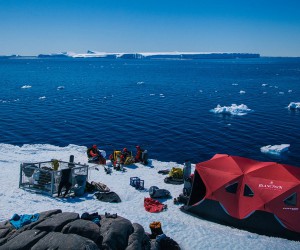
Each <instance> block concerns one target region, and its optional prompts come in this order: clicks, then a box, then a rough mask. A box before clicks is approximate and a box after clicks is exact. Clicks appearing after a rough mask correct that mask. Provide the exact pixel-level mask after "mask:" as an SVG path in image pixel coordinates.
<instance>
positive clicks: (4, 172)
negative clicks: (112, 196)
mask: <svg viewBox="0 0 300 250" xmlns="http://www.w3.org/2000/svg"><path fill="white" fill-rule="evenodd" d="M70 155H74V156H75V162H76V163H77V162H80V163H87V158H86V147H84V146H76V145H69V146H67V147H57V146H52V145H23V146H22V147H19V146H14V145H9V144H0V171H1V174H0V190H1V191H0V200H1V203H0V221H4V220H7V219H10V218H11V216H12V215H13V214H14V213H17V214H33V213H37V212H41V211H46V210H50V209H56V208H59V209H61V210H62V211H64V212H66V211H69V212H77V213H79V214H80V215H81V214H82V213H83V212H90V213H93V212H98V213H100V214H104V213H105V212H109V213H117V214H118V215H120V216H123V217H125V218H127V219H129V220H130V221H131V222H137V223H140V224H141V225H142V226H143V227H144V228H145V230H146V231H147V232H150V229H149V224H150V223H151V222H153V221H160V222H161V223H162V229H163V231H164V233H165V234H166V235H167V236H169V237H171V238H173V239H174V240H176V241H177V242H178V243H179V244H180V246H181V247H182V249H251V250H253V249H260V250H261V249H289V250H290V249H300V242H296V241H289V240H286V239H281V238H274V237H267V236H262V235H257V234H254V233H250V232H247V231H242V230H238V229H235V228H231V227H227V226H222V225H219V224H216V223H213V222H209V221H206V220H202V219H198V218H196V217H193V216H191V215H188V214H185V213H182V212H181V211H180V210H179V207H180V205H174V204H173V200H172V199H170V200H166V201H164V202H163V203H164V204H167V205H168V209H167V210H166V211H163V212H161V213H149V212H147V211H146V210H145V209H144V197H149V193H148V191H147V189H149V188H150V186H158V187H159V188H164V189H167V190H169V191H170V192H171V194H172V196H173V197H177V196H178V195H179V194H180V193H181V192H182V187H183V185H171V184H166V183H164V178H165V176H164V175H161V174H158V171H159V170H162V169H171V168H172V167H178V166H179V167H183V165H182V164H177V163H175V162H160V161H158V160H154V159H152V160H150V163H151V167H149V166H143V165H140V164H136V165H135V166H132V167H130V168H127V171H126V172H117V171H113V172H112V173H111V175H107V174H106V173H105V171H104V169H102V168H100V169H99V171H97V170H90V172H89V181H98V182H102V183H104V184H106V185H107V186H108V187H109V188H110V189H111V190H112V191H114V192H116V193H117V194H118V195H119V196H120V198H121V200H122V202H121V203H117V204H111V203H104V202H101V201H99V200H97V199H96V198H95V197H93V195H92V194H90V195H87V196H84V197H78V198H65V199H59V198H52V197H49V196H44V195H41V194H35V193H31V192H28V191H25V190H23V189H19V171H20V163H22V162H38V161H49V160H51V159H59V160H62V161H68V160H69V156H70ZM150 156H151V152H150ZM89 165H92V164H89ZM193 168H194V165H193ZM130 177H139V178H141V179H142V180H144V181H145V188H146V190H144V191H138V190H136V189H135V188H133V187H132V186H130V185H129V182H130Z"/></svg>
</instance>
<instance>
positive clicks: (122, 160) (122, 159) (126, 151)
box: [120, 148, 131, 164]
mask: <svg viewBox="0 0 300 250" xmlns="http://www.w3.org/2000/svg"><path fill="white" fill-rule="evenodd" d="M127 157H131V153H130V152H129V151H128V150H127V148H124V149H123V151H122V154H121V159H120V160H121V161H120V163H121V164H125V162H126V159H127Z"/></svg>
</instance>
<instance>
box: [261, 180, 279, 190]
mask: <svg viewBox="0 0 300 250" xmlns="http://www.w3.org/2000/svg"><path fill="white" fill-rule="evenodd" d="M258 187H259V188H264V189H270V190H282V189H283V187H282V186H280V185H275V184H274V183H273V181H271V182H270V183H269V184H258Z"/></svg>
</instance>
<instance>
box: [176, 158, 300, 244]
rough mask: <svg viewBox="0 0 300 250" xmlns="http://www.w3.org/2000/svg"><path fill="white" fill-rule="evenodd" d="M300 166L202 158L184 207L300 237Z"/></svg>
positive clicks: (242, 225)
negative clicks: (205, 159)
mask: <svg viewBox="0 0 300 250" xmlns="http://www.w3.org/2000/svg"><path fill="white" fill-rule="evenodd" d="M299 199H300V168H297V167H293V166H289V165H285V164H278V163H275V162H259V161H255V160H252V159H248V158H243V157H238V156H230V155H224V154H217V155H215V156H214V157H213V158H212V159H210V160H208V161H205V162H201V163H198V164H197V165H196V169H195V175H194V182H193V187H192V192H191V195H190V199H189V202H188V204H187V206H184V207H183V208H182V210H183V211H186V212H190V213H193V214H196V215H199V216H201V217H203V218H207V219H211V220H213V221H216V222H221V223H222V224H228V225H232V226H235V227H238V228H244V229H248V230H249V231H253V232H257V233H263V234H266V235H272V236H281V237H286V238H291V239H297V240H298V239H300V200H299Z"/></svg>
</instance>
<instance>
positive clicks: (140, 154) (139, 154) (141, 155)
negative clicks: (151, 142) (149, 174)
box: [134, 145, 148, 165]
mask: <svg viewBox="0 0 300 250" xmlns="http://www.w3.org/2000/svg"><path fill="white" fill-rule="evenodd" d="M135 148H136V155H135V158H134V160H135V162H140V163H142V164H144V165H147V164H148V152H147V150H143V149H142V148H141V147H140V146H139V145H138V146H135Z"/></svg>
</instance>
